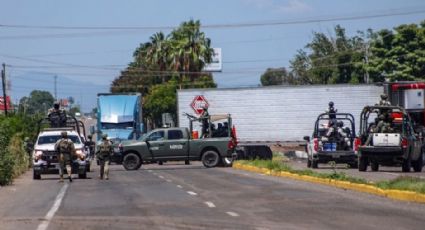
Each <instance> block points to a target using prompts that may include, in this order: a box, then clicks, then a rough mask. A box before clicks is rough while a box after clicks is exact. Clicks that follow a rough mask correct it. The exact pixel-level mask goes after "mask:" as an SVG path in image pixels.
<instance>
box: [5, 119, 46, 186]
mask: <svg viewBox="0 0 425 230" xmlns="http://www.w3.org/2000/svg"><path fill="white" fill-rule="evenodd" d="M37 120H38V118H37V116H34V117H29V116H20V115H12V116H9V117H5V116H0V185H8V184H11V183H12V181H13V178H15V177H17V176H19V175H20V174H22V173H23V172H25V171H26V170H27V168H28V164H29V159H28V158H29V157H28V156H27V153H26V152H25V149H24V148H23V139H24V137H29V138H30V139H34V138H35V135H36V127H37V125H36V123H37V122H36V121H37Z"/></svg>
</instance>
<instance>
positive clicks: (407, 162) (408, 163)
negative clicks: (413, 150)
mask: <svg viewBox="0 0 425 230" xmlns="http://www.w3.org/2000/svg"><path fill="white" fill-rule="evenodd" d="M411 167H412V156H410V154H409V156H408V157H407V159H403V163H402V164H401V171H403V172H410V168H411Z"/></svg>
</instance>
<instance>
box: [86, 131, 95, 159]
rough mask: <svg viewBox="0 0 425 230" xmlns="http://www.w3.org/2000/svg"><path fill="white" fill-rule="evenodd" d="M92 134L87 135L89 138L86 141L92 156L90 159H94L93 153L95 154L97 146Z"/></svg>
mask: <svg viewBox="0 0 425 230" xmlns="http://www.w3.org/2000/svg"><path fill="white" fill-rule="evenodd" d="M92 138H93V137H92V135H90V134H89V135H88V136H87V139H88V141H86V143H85V145H86V146H87V147H88V148H89V157H90V159H92V158H93V155H94V149H95V146H96V143H95V142H94V141H93V140H92Z"/></svg>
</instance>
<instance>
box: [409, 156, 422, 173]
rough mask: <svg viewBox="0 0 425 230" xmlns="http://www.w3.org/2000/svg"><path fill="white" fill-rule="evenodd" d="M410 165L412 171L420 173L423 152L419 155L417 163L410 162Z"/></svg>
mask: <svg viewBox="0 0 425 230" xmlns="http://www.w3.org/2000/svg"><path fill="white" fill-rule="evenodd" d="M412 165H413V170H415V172H422V167H423V165H424V159H423V152H421V154H419V158H418V160H417V161H415V162H412Z"/></svg>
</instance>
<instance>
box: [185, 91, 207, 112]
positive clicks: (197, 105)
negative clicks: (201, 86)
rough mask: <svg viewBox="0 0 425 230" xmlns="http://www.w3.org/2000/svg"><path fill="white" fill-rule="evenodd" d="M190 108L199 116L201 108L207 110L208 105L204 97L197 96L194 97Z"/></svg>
mask: <svg viewBox="0 0 425 230" xmlns="http://www.w3.org/2000/svg"><path fill="white" fill-rule="evenodd" d="M190 106H191V107H192V109H193V110H194V111H195V113H196V114H198V115H201V114H202V111H203V109H202V108H203V107H207V108H208V107H209V106H210V105H209V104H208V101H207V100H206V99H205V97H204V96H202V95H198V96H195V98H194V99H193V101H192V103H190Z"/></svg>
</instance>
